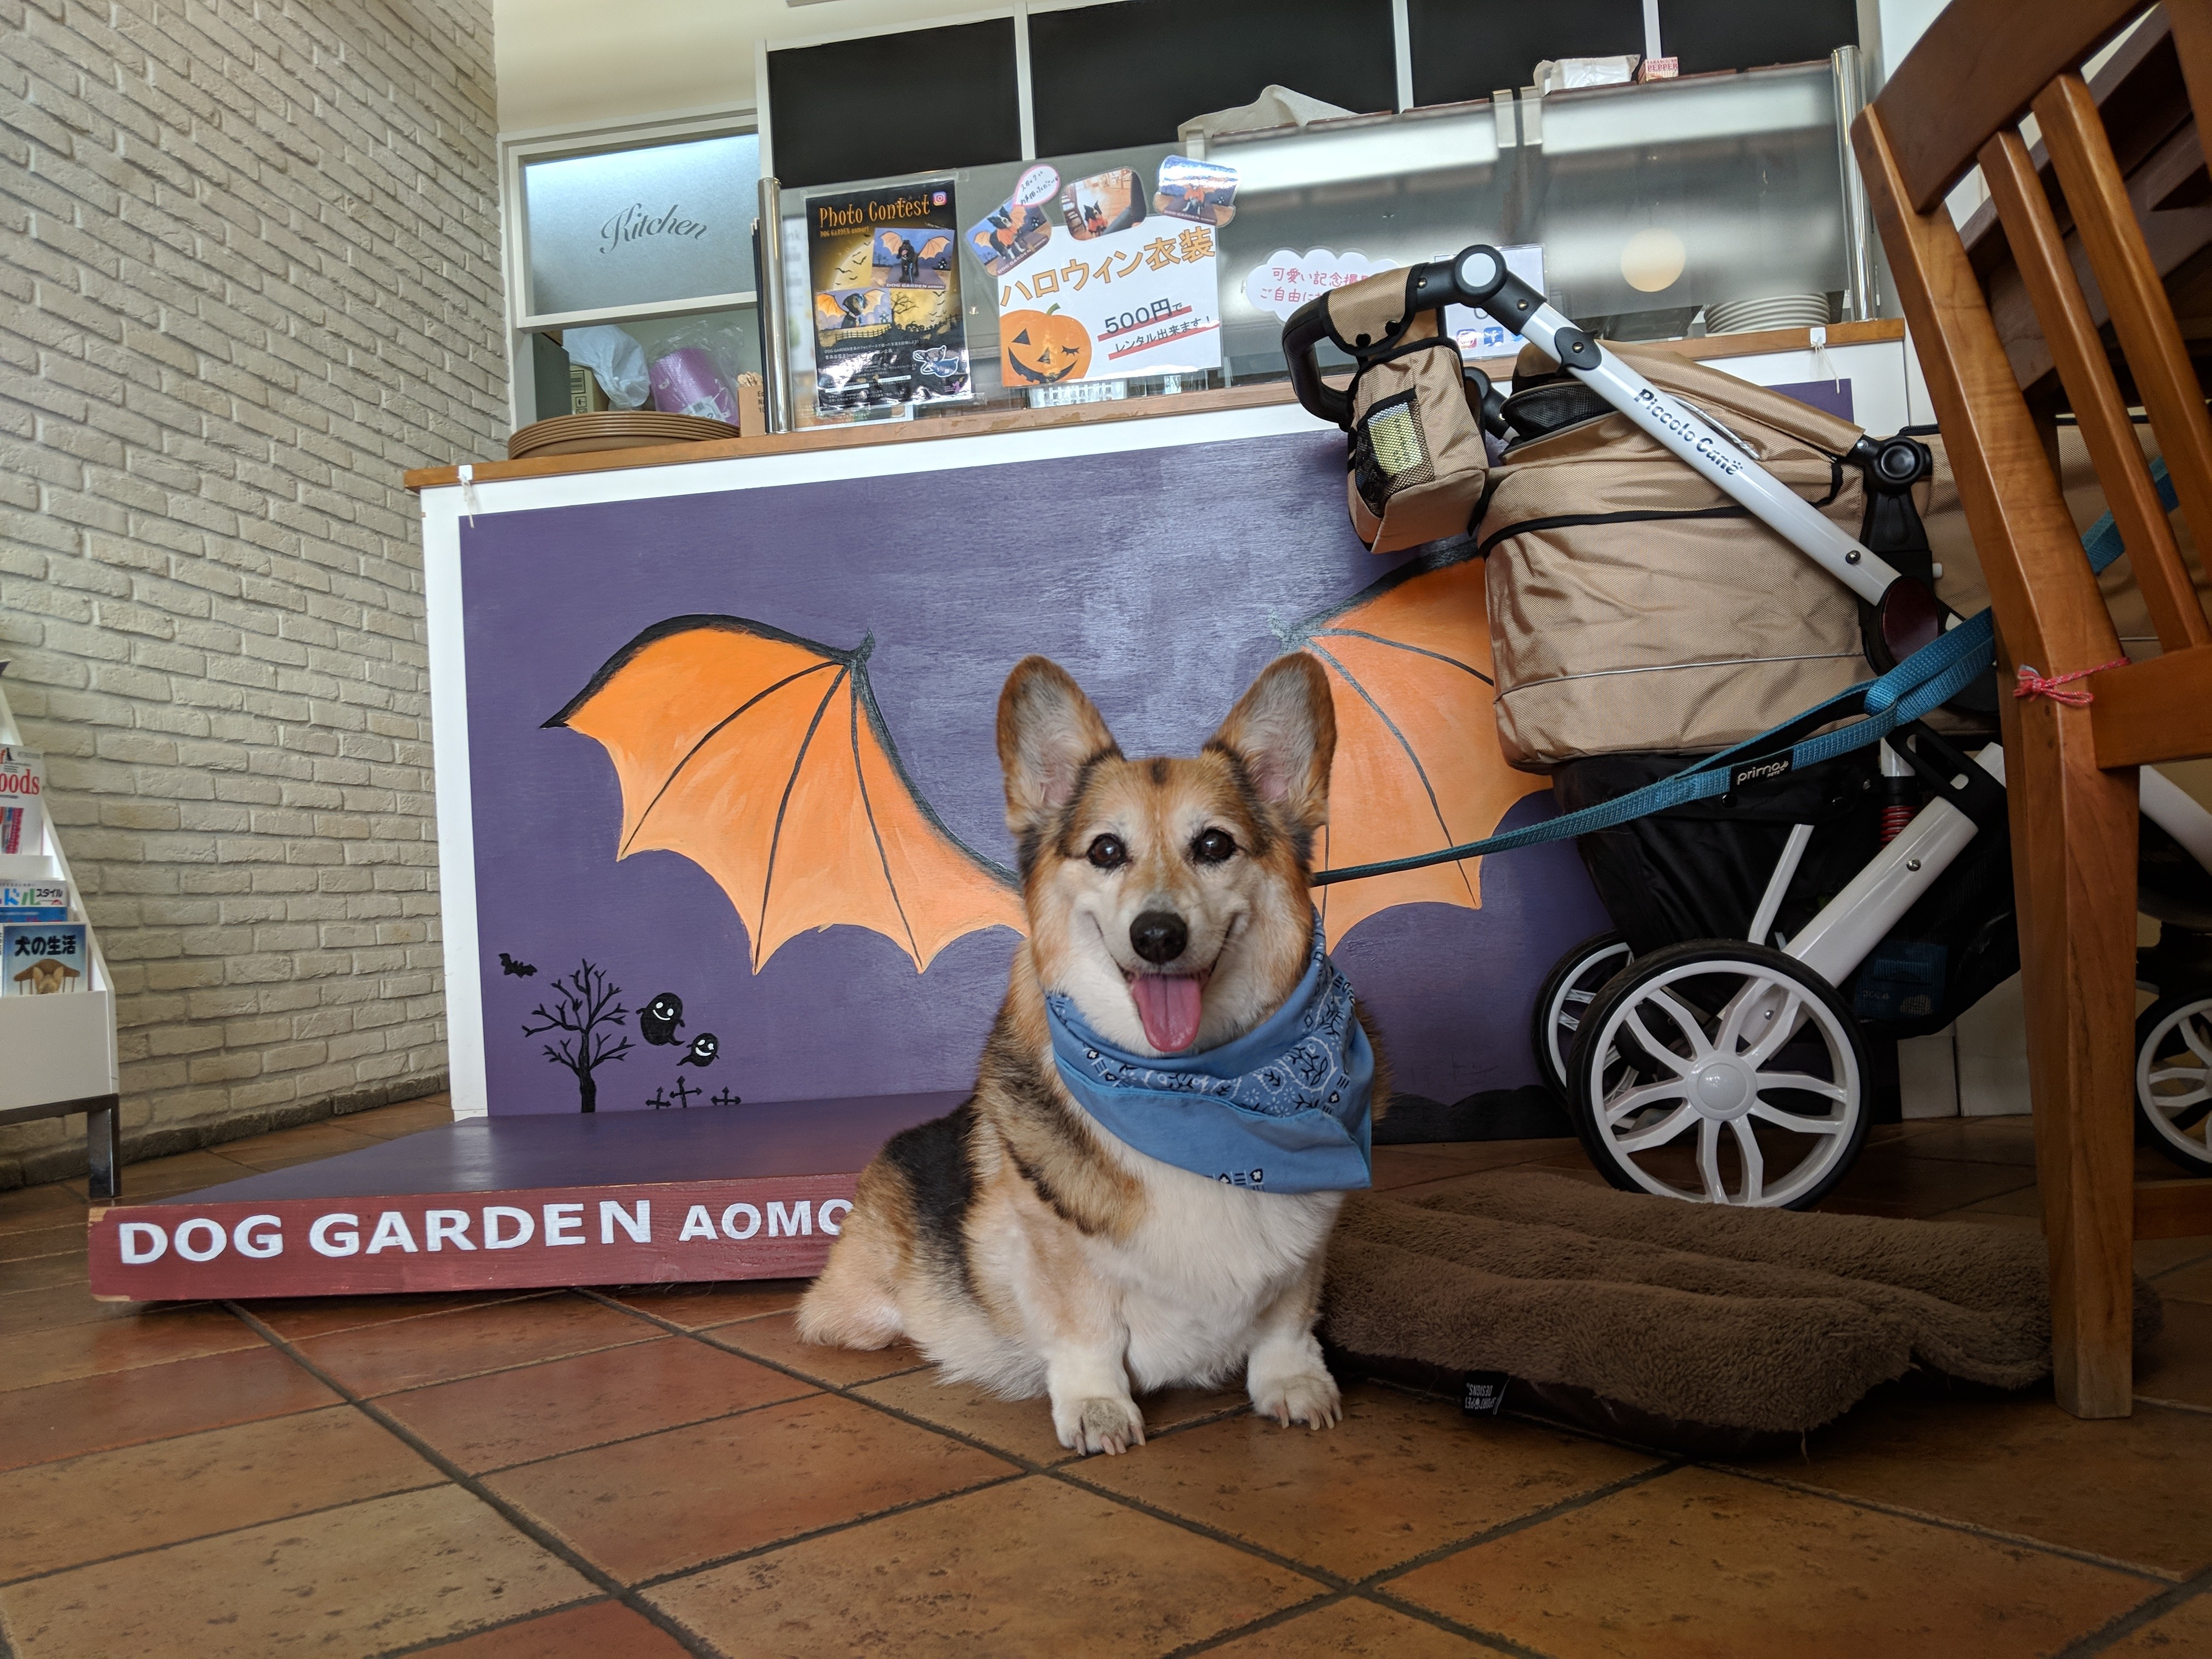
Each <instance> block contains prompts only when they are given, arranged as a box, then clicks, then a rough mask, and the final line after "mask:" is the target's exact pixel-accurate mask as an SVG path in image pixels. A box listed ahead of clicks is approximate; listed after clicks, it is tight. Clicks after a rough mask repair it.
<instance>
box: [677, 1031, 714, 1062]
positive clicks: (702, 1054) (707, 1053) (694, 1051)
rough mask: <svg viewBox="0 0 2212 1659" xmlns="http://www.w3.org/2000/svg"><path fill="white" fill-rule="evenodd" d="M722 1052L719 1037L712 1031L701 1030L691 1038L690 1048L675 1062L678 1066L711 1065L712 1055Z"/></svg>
mask: <svg viewBox="0 0 2212 1659" xmlns="http://www.w3.org/2000/svg"><path fill="white" fill-rule="evenodd" d="M721 1052H722V1044H721V1041H720V1039H719V1038H718V1037H716V1036H715V1035H714V1033H713V1032H712V1031H702V1032H700V1033H699V1035H698V1036H695V1037H693V1038H692V1039H691V1048H690V1051H689V1052H688V1053H686V1054H684V1056H683V1058H682V1059H680V1060H678V1061H677V1062H676V1063H677V1064H678V1066H712V1065H713V1064H714V1056H715V1055H716V1054H720V1053H721Z"/></svg>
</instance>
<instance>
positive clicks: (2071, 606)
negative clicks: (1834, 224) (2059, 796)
mask: <svg viewBox="0 0 2212 1659" xmlns="http://www.w3.org/2000/svg"><path fill="white" fill-rule="evenodd" d="M1947 15H1948V14H1947ZM1908 61H1910V60H1908ZM1893 84H1894V83H1893ZM1986 136H1987V135H1986V134H1985V135H1984V137H1986ZM1851 143H1852V147H1853V149H1854V150H1855V151H1856V153H1857V156H1858V163H1859V171H1860V173H1862V174H1863V176H1864V178H1865V179H1866V184H1867V196H1868V200H1869V204H1870V205H1871V207H1872V208H1873V210H1874V216H1875V223H1876V226H1877V228H1879V230H1880V232H1881V241H1882V247H1883V249H1884V251H1885V252H1887V254H1888V255H1889V263H1890V266H1891V268H1892V270H1893V271H1895V273H1896V275H1897V278H1898V283H1897V286H1898V292H1899V297H1900V298H1902V299H1903V301H1904V302H1905V320H1906V321H1907V322H1908V323H1909V324H1910V325H1911V329H1912V339H1913V344H1914V346H1915V347H1916V348H1917V350H1918V352H1919V356H1920V366H1921V369H1922V372H1923V374H1924V375H1925V376H1926V378H1927V381H1928V393H1929V398H1930V399H1931V400H1932V401H1933V402H1934V404H1935V405H1936V420H1937V422H1938V423H1939V424H1940V425H1941V426H1942V429H1943V434H1944V438H1945V447H1946V448H1947V449H1948V453H1949V454H1950V458H1951V466H1952V475H1953V477H1954V479H1955V481H1956V483H1957V484H1958V489H1959V500H1960V506H1962V507H1964V508H1965V509H1966V525H1967V528H1968V529H1969V530H1970V531H1971V532H1972V534H1973V538H1974V544H1975V545H1976V547H1977V548H1978V549H1980V550H1982V574H1983V577H1984V580H1986V581H1987V583H1988V584H1989V589H1990V599H1991V601H1992V603H1993V604H1994V605H1996V612H1997V617H1998V621H1999V623H2000V624H2001V626H2002V631H2003V635H2004V645H2005V648H2006V650H2007V652H2008V653H2009V654H2010V655H2011V656H2012V658H2013V659H2014V660H2015V661H2016V662H2029V663H2033V664H2035V665H2037V666H2038V667H2039V668H2041V669H2042V670H2043V671H2044V672H2045V673H2060V672H2070V671H2073V670H2075V669H2079V668H2087V667H2091V666H2093V665H2096V664H2098V663H2103V662H2109V661H2110V660H2112V658H2113V657H2115V656H2117V655H2118V654H2119V637H2118V634H2117V633H2116V632H2115V631H2114V630H2113V628H2112V616H2111V614H2110V612H2108V611H2106V609H2105V606H2104V605H2103V603H2102V601H2101V598H2100V595H2099V593H2098V591H2097V584H2096V580H2095V578H2094V577H2093V576H2092V575H2091V574H2089V567H2088V562H2087V560H2085V559H2083V558H2082V556H2081V540H2080V538H2079V537H2078V536H2077V534H2076V533H2075V528H2074V520H2073V518H2072V516H2071V515H2070V514H2069V513H2068V512H2067V510H2066V501H2065V498H2064V497H2063V495H2061V494H2060V493H2059V489H2058V480H2057V476H2056V475H2055V474H2054V473H2053V472H2052V471H2051V464H2050V462H2049V460H2048V459H2046V458H2045V454H2044V449H2043V441H2042V439H2041V437H2040V435H2039V434H2038V433H2037V431H2036V427H2035V422H2034V419H2033V416H2031V415H2030V414H2029V413H2028V408H2027V399H2026V398H2024V397H2022V396H2021V390H2020V386H2019V383H2018V382H2017V381H2016V380H2014V379H2013V373H2012V364H2011V362H2010V361H2009V360H2008V358H2007V357H2006V356H2005V351H2004V346H2003V344H2002V343H2001V342H2000V341H1999V340H1998V338H1997V331H1996V324H1995V323H1994V322H1993V321H1991V320H1990V311H1989V307H1988V304H1987V303H1986V301H1984V298H1983V296H1982V290H1981V287H1980V284H1979V283H1978V280H1977V278H1976V276H1975V274H1974V269H1973V266H1972V264H1970V263H1969V262H1968V260H1967V258H1966V245H1965V244H1964V243H1963V242H1961V241H1960V239H1959V229H1958V227H1957V226H1956V225H1955V224H1954V223H1953V222H1952V220H1951V216H1950V215H1949V214H1948V212H1945V211H1944V210H1942V204H1941V202H1940V200H1939V202H1938V203H1937V205H1936V210H1935V211H1934V212H1918V211H1915V210H1913V209H1912V208H1911V205H1910V203H1911V197H1910V195H1909V193H1908V188H1907V185H1906V184H1905V178H1904V175H1903V173H1901V172H1900V171H1899V163H1898V160H1897V156H1896V155H1895V153H1894V151H1893V149H1892V147H1891V143H1890V137H1889V123H1888V120H1887V118H1886V116H1885V112H1884V111H1883V109H1882V107H1881V104H1880V103H1879V102H1877V103H1875V105H1872V106H1869V108H1868V109H1867V110H1866V111H1865V112H1863V114H1862V115H1861V116H1860V117H1859V118H1858V121H1857V124H1856V125H1854V126H1853V127H1852V129H1851ZM1968 154H1969V155H1972V151H1969V152H1968Z"/></svg>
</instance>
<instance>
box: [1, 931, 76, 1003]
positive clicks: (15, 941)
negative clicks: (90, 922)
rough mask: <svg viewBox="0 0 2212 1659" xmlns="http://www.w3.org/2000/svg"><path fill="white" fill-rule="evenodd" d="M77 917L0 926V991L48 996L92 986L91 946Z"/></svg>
mask: <svg viewBox="0 0 2212 1659" xmlns="http://www.w3.org/2000/svg"><path fill="white" fill-rule="evenodd" d="M85 933H86V930H85V925H84V923H82V922H81V921H55V922H23V923H20V924H16V925H14V926H10V927H0V995H4V996H11V997H43V996H52V995H53V994H56V993H58V992H67V991H88V990H90V989H91V988H92V946H91V944H90V942H89V941H88V939H87V938H86V936H85Z"/></svg>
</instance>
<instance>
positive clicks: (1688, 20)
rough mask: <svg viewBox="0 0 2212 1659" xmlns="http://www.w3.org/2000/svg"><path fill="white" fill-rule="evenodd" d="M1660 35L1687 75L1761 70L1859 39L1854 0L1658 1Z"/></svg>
mask: <svg viewBox="0 0 2212 1659" xmlns="http://www.w3.org/2000/svg"><path fill="white" fill-rule="evenodd" d="M1659 38H1660V39H1661V40H1663V41H1665V42H1666V45H1667V55H1668V57H1670V58H1677V59H1679V60H1680V63H1681V65H1682V73H1683V74H1685V75H1703V74H1705V72H1706V71H1707V70H1741V69H1764V68H1765V67H1766V65H1768V64H1803V63H1809V62H1810V61H1811V60H1812V59H1814V58H1826V56H1827V55H1828V54H1829V53H1830V52H1832V51H1833V50H1834V49H1835V48H1836V47H1838V46H1857V44H1858V38H1859V20H1858V7H1857V3H1856V0H1789V3H1787V4H1783V3H1779V0H1659Z"/></svg>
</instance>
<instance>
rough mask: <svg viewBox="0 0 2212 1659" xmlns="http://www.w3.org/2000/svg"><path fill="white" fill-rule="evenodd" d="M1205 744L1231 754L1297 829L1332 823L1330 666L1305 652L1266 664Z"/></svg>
mask: <svg viewBox="0 0 2212 1659" xmlns="http://www.w3.org/2000/svg"><path fill="white" fill-rule="evenodd" d="M1206 747H1207V748H1208V749H1217V750H1227V751H1228V752H1229V753H1230V754H1232V755H1234V756H1235V757H1237V760H1238V761H1239V762H1241V763H1243V768H1244V772H1245V775H1246V776H1247V777H1249V778H1250V779H1251V781H1252V787H1253V788H1254V789H1255V791H1257V792H1258V793H1259V796H1260V799H1261V800H1263V801H1265V802H1267V805H1270V806H1273V807H1274V808H1276V809H1277V810H1278V811H1280V812H1281V813H1282V814H1283V815H1284V817H1285V819H1287V820H1288V822H1289V823H1290V825H1291V829H1293V830H1295V831H1296V832H1297V833H1298V834H1299V835H1301V836H1310V835H1311V834H1312V833H1313V832H1314V831H1315V830H1316V829H1320V828H1321V826H1322V824H1324V823H1328V769H1329V763H1330V762H1331V761H1333V760H1334V758H1335V757H1336V703H1335V700H1334V698H1332V697H1331V696H1330V695H1329V690H1328V671H1326V670H1324V669H1323V668H1322V665H1321V664H1320V663H1319V662H1317V661H1316V660H1315V659H1314V658H1312V657H1311V656H1310V655H1308V654H1307V653H1305V652H1303V651H1294V652H1292V653H1290V654H1289V655H1288V656H1283V657H1278V658H1276V659H1275V660H1274V661H1273V662H1272V663H1270V664H1268V665H1267V671H1266V672H1265V673H1263V674H1261V676H1260V678H1258V679H1256V680H1255V681H1253V682H1252V689H1251V690H1249V691H1247V692H1246V693H1245V694H1244V695H1243V696H1242V697H1239V698H1238V699H1237V707H1236V708H1232V709H1231V710H1230V711H1229V718H1228V719H1227V720H1224V721H1222V722H1221V729H1220V730H1219V731H1218V732H1215V733H1214V734H1213V736H1212V738H1209V739H1208V740H1207V742H1206Z"/></svg>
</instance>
